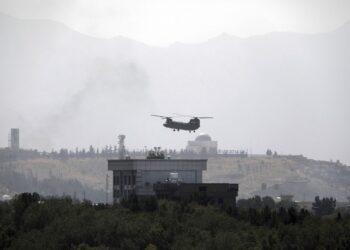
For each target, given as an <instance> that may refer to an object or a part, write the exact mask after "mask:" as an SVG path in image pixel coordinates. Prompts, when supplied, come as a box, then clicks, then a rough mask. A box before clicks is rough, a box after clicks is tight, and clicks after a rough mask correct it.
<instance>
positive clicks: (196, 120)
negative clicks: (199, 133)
mask: <svg viewBox="0 0 350 250" xmlns="http://www.w3.org/2000/svg"><path fill="white" fill-rule="evenodd" d="M151 116H155V117H159V118H162V119H165V123H164V124H163V126H164V127H166V128H170V129H172V130H173V131H180V130H187V131H189V132H190V133H191V132H192V131H193V132H196V130H197V129H198V128H199V127H200V119H211V118H213V117H210V116H189V115H178V114H176V117H178V116H184V117H190V118H192V119H190V120H189V122H179V121H174V120H173V118H174V117H172V116H162V115H151Z"/></svg>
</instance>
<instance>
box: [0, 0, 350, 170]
mask: <svg viewBox="0 0 350 250" xmlns="http://www.w3.org/2000/svg"><path fill="white" fill-rule="evenodd" d="M0 13H4V14H7V15H10V16H14V17H16V18H22V19H49V20H55V21H58V22H60V23H64V24H66V25H67V26H69V27H70V28H73V29H74V30H77V31H80V32H82V33H85V34H89V35H92V36H97V37H101V38H110V37H115V36H118V35H122V36H125V37H129V38H132V39H135V40H137V41H142V42H144V43H146V44H150V45H156V46H168V45H170V44H172V43H175V42H186V43H199V42H202V41H206V40H208V39H210V38H213V37H216V36H217V35H219V34H221V33H223V32H225V33H228V34H231V35H235V36H243V37H246V36H251V35H257V34H263V33H268V32H274V31H286V32H299V33H320V32H327V31H331V30H336V29H337V28H338V27H340V26H342V25H343V24H344V23H346V22H349V21H350V0H347V1H340V0H339V1H337V0H329V1H328V0H324V1H322V0H319V1H313V0H304V1H298V0H294V1H284V0H278V1H272V0H266V1H262V0H259V1H252V0H245V1H226V0H215V1H208V0H187V1H180V0H177V1H173V0H144V1H136V0H128V1H118V0H114V1H109V0H108V1H107V0H106V1H88V0H84V1H83V0H69V1H68V0H56V1H54V0H45V1H44V0H26V1H22V0H0ZM0 18H1V19H0V38H1V39H0V40H1V43H0V66H1V67H0V106H1V107H2V108H1V109H0V121H1V123H0V131H2V132H1V133H0V147H2V146H6V142H7V134H6V133H7V131H8V130H9V129H10V128H11V127H19V128H20V129H21V145H23V147H24V148H38V149H40V150H42V149H45V150H50V149H51V148H55V149H59V148H60V147H68V148H72V147H75V146H79V147H87V146H88V145H90V144H93V145H96V146H99V147H101V146H104V145H106V144H113V143H115V142H116V135H117V134H119V133H125V134H126V135H127V146H128V147H130V148H143V147H144V146H149V147H151V146H162V147H167V148H169V147H174V148H177V149H179V148H183V147H184V146H185V145H186V142H187V141H188V140H192V139H194V137H195V135H194V134H192V133H191V134H190V133H186V132H185V133H182V132H181V133H177V134H176V136H174V133H173V132H172V131H170V130H168V129H165V128H163V127H162V126H161V123H162V121H161V120H159V119H156V118H153V117H150V116H149V114H151V113H156V114H162V115H171V114H172V113H173V112H174V113H184V114H191V115H199V116H214V117H215V119H212V120H206V121H203V124H202V126H201V128H200V130H199V131H198V133H200V132H207V133H209V134H210V135H211V136H212V137H213V138H214V139H215V140H218V141H219V147H220V148H222V149H225V148H226V149H230V148H234V149H248V148H249V149H250V150H253V152H254V153H264V152H266V149H267V148H268V147H271V148H272V149H273V150H277V151H278V152H279V153H286V154H304V155H306V156H310V157H312V158H314V159H326V160H329V159H334V160H335V159H339V160H341V161H342V162H345V163H347V164H349V163H350V156H349V154H348V149H349V148H350V140H349V138H350V135H349V129H348V127H347V126H348V124H349V121H350V111H349V108H348V107H349V106H350V104H349V100H350V97H349V93H350V85H349V82H350V63H349V62H350V51H349V49H348V44H350V42H349V41H350V23H349V24H348V25H347V26H344V27H343V28H342V29H338V30H337V31H335V32H330V33H327V34H323V35H315V36H309V35H299V34H292V33H289V34H278V35H266V36H258V37H252V38H250V39H236V38H235V37H230V36H220V37H217V38H216V39H212V40H210V41H208V42H207V43H205V44H202V45H196V46H194V45H193V46H192V45H191V46H187V45H180V44H177V45H175V46H169V47H166V48H150V47H149V46H142V45H140V44H138V43H132V42H130V41H128V40H125V39H114V40H109V39H94V38H91V37H87V36H82V35H80V34H79V33H76V32H71V30H70V29H64V28H62V26H61V24H59V23H56V22H48V21H41V22H33V21H26V20H23V21H18V20H17V19H16V18H10V17H5V16H4V15H0ZM208 100H210V101H208ZM130 114H132V115H130ZM140 121H144V123H143V124H142V127H140ZM82 124H84V126H82ZM86 124H87V125H86ZM141 128H142V129H141ZM22 142H23V143H22Z"/></svg>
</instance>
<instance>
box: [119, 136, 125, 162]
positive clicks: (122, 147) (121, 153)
mask: <svg viewBox="0 0 350 250" xmlns="http://www.w3.org/2000/svg"><path fill="white" fill-rule="evenodd" d="M124 141H125V135H118V155H119V159H120V160H122V159H125V145H124Z"/></svg>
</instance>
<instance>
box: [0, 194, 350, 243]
mask: <svg viewBox="0 0 350 250" xmlns="http://www.w3.org/2000/svg"><path fill="white" fill-rule="evenodd" d="M265 202H267V203H268V204H271V201H269V200H268V199H265ZM0 249H350V217H348V216H346V215H343V216H340V215H339V216H335V218H321V217H319V216H312V215H311V214H310V213H309V212H308V211H306V210H303V209H301V210H298V209H296V208H295V207H293V206H291V207H289V208H283V207H278V208H270V207H269V206H265V207H264V208H238V209H235V208H233V207H226V208H218V207H213V206H210V205H208V206H202V205H198V204H196V203H190V204H188V203H184V202H173V201H158V202H157V201H156V200H155V199H143V200H137V199H135V197H134V198H133V199H132V200H130V201H129V202H125V203H124V204H123V206H106V205H103V204H100V205H93V204H91V203H89V202H86V201H85V202H81V203H80V202H74V201H72V200H71V199H70V198H47V199H43V198H41V197H39V195H37V194H35V193H34V194H30V193H24V194H21V195H18V196H17V197H16V198H15V199H13V200H11V201H10V202H8V203H7V202H3V203H0Z"/></svg>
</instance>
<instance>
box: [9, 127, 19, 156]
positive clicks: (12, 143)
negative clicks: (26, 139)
mask: <svg viewBox="0 0 350 250" xmlns="http://www.w3.org/2000/svg"><path fill="white" fill-rule="evenodd" d="M9 148H10V149H11V150H15V151H17V150H19V129H18V128H11V133H10V136H9Z"/></svg>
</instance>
